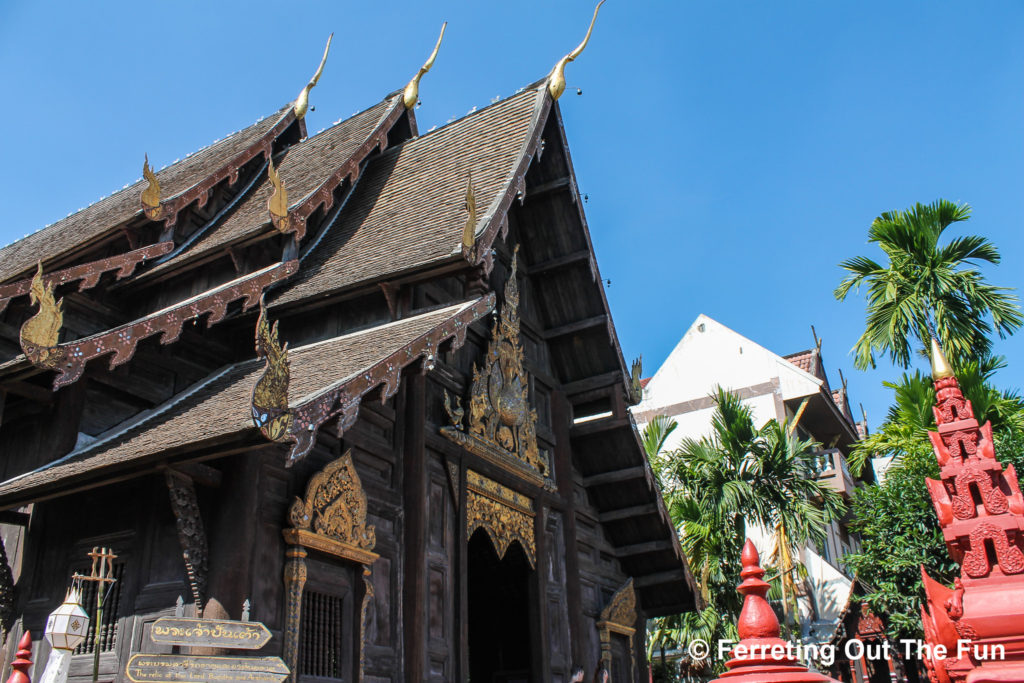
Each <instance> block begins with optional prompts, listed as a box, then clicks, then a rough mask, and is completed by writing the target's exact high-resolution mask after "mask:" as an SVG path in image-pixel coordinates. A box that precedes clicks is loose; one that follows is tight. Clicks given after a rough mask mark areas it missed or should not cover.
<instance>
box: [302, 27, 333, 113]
mask: <svg viewBox="0 0 1024 683" xmlns="http://www.w3.org/2000/svg"><path fill="white" fill-rule="evenodd" d="M333 39H334V34H333V33H332V34H331V35H329V36H327V47H325V48H324V56H323V58H322V59H321V60H320V66H318V67H317V68H316V73H315V74H313V78H311V79H309V83H307V84H306V87H304V88H303V89H302V92H300V93H299V96H298V97H296V98H295V105H294V106H293V107H292V109H294V110H295V118H297V119H301V118H302V117H304V116H305V115H306V112H307V111H308V110H309V91H310V90H312V89H313V88H314V87H315V86H316V82H317V81H319V80H320V75H321V74H323V72H324V64H326V63H327V53H328V52H330V51H331V40H333Z"/></svg>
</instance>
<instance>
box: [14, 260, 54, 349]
mask: <svg viewBox="0 0 1024 683" xmlns="http://www.w3.org/2000/svg"><path fill="white" fill-rule="evenodd" d="M55 286H56V285H55V284H50V285H46V284H45V283H44V282H43V264H42V262H40V263H39V268H38V270H36V275H35V277H33V278H32V286H31V289H29V299H30V300H31V302H32V303H33V304H38V305H39V311H37V312H36V314H35V315H34V316H32V317H31V318H29V319H28V320H26V321H25V324H24V325H22V326H21V334H20V337H21V350H22V351H24V352H25V355H26V356H27V357H28V359H29V360H30V361H32V363H33V364H34V365H37V366H40V367H45V368H51V369H52V368H54V367H55V366H56V365H57V363H59V362H60V359H61V354H60V350H59V349H58V348H57V341H58V339H59V338H60V328H61V325H63V324H64V311H63V306H64V299H60V300H59V301H58V300H55V299H54V296H53V289H54V287H55Z"/></svg>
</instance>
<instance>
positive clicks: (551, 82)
mask: <svg viewBox="0 0 1024 683" xmlns="http://www.w3.org/2000/svg"><path fill="white" fill-rule="evenodd" d="M603 4H604V0H601V2H599V3H597V7H595V8H594V18H593V19H591V20H590V28H588V29H587V35H586V36H584V38H583V42H582V43H580V44H579V45H577V46H576V49H575V50H573V51H572V52H570V53H569V54H567V55H566V56H564V57H562V58H561V59H560V60H558V64H555V68H554V69H552V70H551V75H550V76H548V92H549V93H550V94H551V99H553V100H557V99H558V98H559V97H561V96H562V93H563V92H565V65H566V64H568V63H569V62H571V61H572V60H574V59H576V58H577V57H579V56H580V53H582V52H583V48H585V47H586V46H587V43H588V42H590V34H591V33H593V31H594V22H595V21H597V11H598V10H599V9H601V5H603Z"/></svg>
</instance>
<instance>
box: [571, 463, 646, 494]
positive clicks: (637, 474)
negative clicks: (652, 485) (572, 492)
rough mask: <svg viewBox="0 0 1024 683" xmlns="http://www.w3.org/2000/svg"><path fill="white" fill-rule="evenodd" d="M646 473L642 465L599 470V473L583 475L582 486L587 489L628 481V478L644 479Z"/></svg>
mask: <svg viewBox="0 0 1024 683" xmlns="http://www.w3.org/2000/svg"><path fill="white" fill-rule="evenodd" d="M646 475H647V470H646V468H644V466H643V465H636V466H634V467H626V468H625V469H621V470H612V471H611V472H601V473H600V474H592V475H590V476H589V477H583V488H588V489H589V488H590V487H592V486H604V485H605V484H618V483H619V482H623V481H629V480H630V479H645V478H646Z"/></svg>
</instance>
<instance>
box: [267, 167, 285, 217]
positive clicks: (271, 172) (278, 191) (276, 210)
mask: <svg viewBox="0 0 1024 683" xmlns="http://www.w3.org/2000/svg"><path fill="white" fill-rule="evenodd" d="M267 176H268V177H269V178H270V184H271V185H273V186H274V194H272V195H270V199H268V200H267V209H268V210H269V211H270V220H271V221H272V222H273V223H274V227H275V228H277V229H278V230H280V231H281V232H288V228H290V227H291V221H290V220H289V219H288V190H287V189H285V186H284V182H283V181H282V180H281V175H280V174H279V173H278V172H277V169H276V168H274V160H273V159H271V160H270V161H268V162H267Z"/></svg>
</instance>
